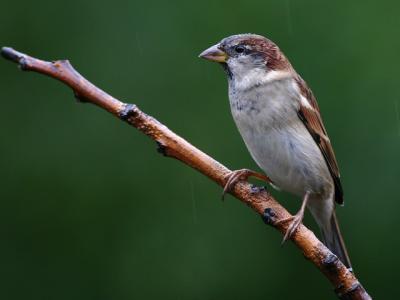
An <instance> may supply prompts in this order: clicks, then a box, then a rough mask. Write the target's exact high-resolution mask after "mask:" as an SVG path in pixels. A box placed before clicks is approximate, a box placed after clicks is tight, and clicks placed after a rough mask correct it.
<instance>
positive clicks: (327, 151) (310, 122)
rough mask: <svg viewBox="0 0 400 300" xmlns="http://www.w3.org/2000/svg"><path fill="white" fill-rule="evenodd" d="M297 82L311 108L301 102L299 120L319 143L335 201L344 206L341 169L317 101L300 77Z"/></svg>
mask: <svg viewBox="0 0 400 300" xmlns="http://www.w3.org/2000/svg"><path fill="white" fill-rule="evenodd" d="M295 80H296V82H297V84H298V86H299V88H300V92H301V94H302V95H303V97H304V98H306V99H307V100H308V102H309V104H310V106H311V107H307V106H305V105H302V104H301V101H300V109H299V112H298V115H299V118H300V119H301V120H302V121H303V123H304V125H305V126H306V127H307V129H308V131H309V132H310V134H311V136H312V137H313V139H314V141H315V142H316V143H317V145H318V147H319V149H320V150H321V153H322V155H323V156H324V158H325V161H326V164H327V165H328V168H329V171H330V173H331V176H332V178H333V182H334V185H335V201H336V202H337V203H338V204H343V189H342V184H341V182H340V174H339V167H338V164H337V161H336V157H335V153H334V152H333V148H332V145H331V142H330V140H329V138H328V134H327V132H326V129H325V126H324V124H323V122H322V119H321V115H320V111H319V107H318V104H317V101H316V99H315V97H314V95H313V93H312V91H311V89H310V88H309V87H308V86H307V84H306V82H305V81H304V80H303V79H302V78H301V77H300V76H299V75H297V77H296V78H295Z"/></svg>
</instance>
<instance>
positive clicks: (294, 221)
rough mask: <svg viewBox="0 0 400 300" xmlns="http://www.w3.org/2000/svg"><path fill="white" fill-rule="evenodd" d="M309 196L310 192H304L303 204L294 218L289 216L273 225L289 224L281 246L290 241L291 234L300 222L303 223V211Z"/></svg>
mask: <svg viewBox="0 0 400 300" xmlns="http://www.w3.org/2000/svg"><path fill="white" fill-rule="evenodd" d="M309 196H310V192H306V194H305V195H304V198H303V203H302V204H301V207H300V210H299V211H298V212H297V214H295V215H294V216H290V217H289V218H286V219H283V220H279V221H277V222H276V223H275V225H278V224H281V223H286V222H290V224H289V226H288V228H287V229H286V233H285V236H284V237H283V240H282V245H283V243H284V242H286V241H287V240H288V239H290V238H291V237H292V235H293V233H294V232H295V231H296V229H297V228H298V227H299V225H300V224H301V222H302V221H303V218H304V211H305V209H306V205H307V202H308V198H309Z"/></svg>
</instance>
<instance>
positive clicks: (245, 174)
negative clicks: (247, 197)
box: [222, 169, 271, 199]
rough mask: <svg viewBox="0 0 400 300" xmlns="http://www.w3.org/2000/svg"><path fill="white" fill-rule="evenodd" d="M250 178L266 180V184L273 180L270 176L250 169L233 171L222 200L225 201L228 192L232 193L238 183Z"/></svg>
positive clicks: (229, 175)
mask: <svg viewBox="0 0 400 300" xmlns="http://www.w3.org/2000/svg"><path fill="white" fill-rule="evenodd" d="M249 177H256V178H258V179H261V180H264V181H266V182H271V179H269V177H268V176H266V175H263V174H260V173H257V172H254V171H252V170H249V169H240V170H235V171H232V172H231V173H229V174H228V176H227V179H226V184H225V186H224V190H223V192H222V199H224V196H225V194H226V193H227V192H230V191H231V190H232V188H233V187H234V186H235V184H236V183H237V182H238V181H240V180H247V179H248V178H249Z"/></svg>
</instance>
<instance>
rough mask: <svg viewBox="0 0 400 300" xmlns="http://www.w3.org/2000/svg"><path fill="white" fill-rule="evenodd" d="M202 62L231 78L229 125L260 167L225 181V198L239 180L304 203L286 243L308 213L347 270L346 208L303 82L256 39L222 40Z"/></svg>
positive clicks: (335, 166)
mask: <svg viewBox="0 0 400 300" xmlns="http://www.w3.org/2000/svg"><path fill="white" fill-rule="evenodd" d="M199 57H201V58H204V59H206V60H209V61H213V62H218V63H220V64H221V65H222V67H223V68H224V70H225V72H226V74H227V78H228V87H229V88H228V90H229V92H228V94H229V103H230V108H231V112H232V116H233V119H234V121H235V123H236V126H237V128H238V130H239V132H240V134H241V136H242V138H243V140H244V142H245V144H246V146H247V149H248V150H249V152H250V154H251V156H252V157H253V159H254V160H255V161H256V163H257V164H258V166H259V167H260V168H261V169H262V170H263V171H264V172H265V174H267V175H264V174H260V173H257V172H254V171H251V170H248V169H242V170H236V171H233V172H232V173H231V174H229V175H228V178H227V184H226V185H225V188H224V193H225V192H227V191H229V190H231V189H232V187H233V186H234V185H235V183H236V182H237V181H238V180H246V179H247V178H248V177H250V176H255V177H257V178H259V179H262V180H265V181H267V182H268V183H270V184H271V185H272V186H273V187H275V188H278V189H280V190H285V191H287V192H289V193H291V194H294V195H296V196H298V197H301V198H302V205H301V208H300V210H299V211H298V212H297V213H296V214H295V215H294V216H293V217H291V218H288V219H285V220H281V221H278V222H289V226H288V229H287V230H286V233H285V236H284V240H283V242H284V241H286V240H287V239H289V238H290V237H291V236H292V235H293V233H294V232H295V231H296V229H297V227H298V226H299V225H300V224H301V222H302V220H303V216H304V212H305V208H306V207H307V208H308V210H309V211H310V212H311V215H312V216H313V218H314V219H315V221H316V223H317V224H318V226H319V228H320V230H321V236H322V240H323V242H324V244H325V245H326V246H327V247H328V248H329V249H330V250H331V251H332V252H333V253H334V254H335V255H336V256H338V258H339V259H340V260H341V261H342V262H343V263H344V264H345V265H346V266H347V267H348V268H350V269H351V263H350V259H349V256H348V254H347V250H346V247H345V244H344V241H343V238H342V235H341V233H340V229H339V224H338V220H337V217H336V214H335V206H336V204H339V205H343V189H342V185H341V183H340V174H339V168H338V163H337V161H336V158H335V154H334V152H333V148H332V144H331V142H330V139H329V137H328V134H327V132H326V129H325V126H324V124H323V122H322V118H321V113H320V110H319V107H318V104H317V101H316V99H315V97H314V95H313V93H312V91H311V89H310V88H309V87H308V86H307V84H306V82H305V81H304V80H303V79H302V78H301V77H300V75H299V74H298V73H297V72H296V71H295V70H294V68H293V67H292V65H291V64H290V62H289V60H288V59H287V58H286V56H285V55H284V54H283V52H282V51H281V50H280V49H279V48H278V46H277V45H276V44H275V43H274V42H272V41H271V40H269V39H267V38H265V37H263V36H260V35H256V34H238V35H233V36H229V37H227V38H224V39H223V40H222V41H221V42H219V43H218V44H216V45H214V46H212V47H210V48H208V49H207V50H205V51H203V52H202V53H201V54H200V55H199Z"/></svg>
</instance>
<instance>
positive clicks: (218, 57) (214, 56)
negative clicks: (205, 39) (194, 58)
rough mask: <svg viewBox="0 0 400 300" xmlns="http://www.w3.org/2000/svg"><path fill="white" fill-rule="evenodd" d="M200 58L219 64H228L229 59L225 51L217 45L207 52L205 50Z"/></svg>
mask: <svg viewBox="0 0 400 300" xmlns="http://www.w3.org/2000/svg"><path fill="white" fill-rule="evenodd" d="M199 57H201V58H204V59H207V60H209V61H215V62H219V63H223V62H226V61H227V59H228V55H227V54H226V52H225V51H223V50H221V48H220V45H219V44H216V45H214V46H212V47H210V48H208V49H207V50H204V51H203V52H201V54H200V55H199Z"/></svg>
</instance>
